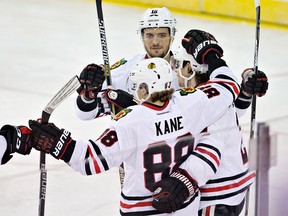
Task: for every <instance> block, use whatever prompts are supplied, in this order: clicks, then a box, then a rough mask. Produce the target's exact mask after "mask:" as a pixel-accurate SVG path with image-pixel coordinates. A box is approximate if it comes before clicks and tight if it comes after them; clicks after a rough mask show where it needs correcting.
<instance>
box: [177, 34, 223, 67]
mask: <svg viewBox="0 0 288 216" xmlns="http://www.w3.org/2000/svg"><path fill="white" fill-rule="evenodd" d="M182 46H183V47H184V48H185V49H186V51H187V53H189V54H191V55H193V57H194V59H195V60H196V61H197V62H198V63H199V64H204V63H207V62H206V56H207V54H208V53H211V52H213V53H215V54H217V55H218V57H222V56H223V50H222V48H221V47H220V46H219V45H218V41H217V40H216V39H215V37H214V36H213V35H212V34H210V33H208V32H205V31H201V30H197V29H192V30H190V31H188V32H187V33H186V34H185V36H184V38H183V39H182Z"/></svg>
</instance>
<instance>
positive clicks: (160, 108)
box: [141, 100, 169, 111]
mask: <svg viewBox="0 0 288 216" xmlns="http://www.w3.org/2000/svg"><path fill="white" fill-rule="evenodd" d="M168 104H169V100H166V101H165V103H164V104H163V106H157V105H155V104H152V103H149V102H144V103H142V104H141V105H142V106H145V107H147V108H149V109H153V110H156V111H161V110H164V109H165V108H166V107H167V106H168Z"/></svg>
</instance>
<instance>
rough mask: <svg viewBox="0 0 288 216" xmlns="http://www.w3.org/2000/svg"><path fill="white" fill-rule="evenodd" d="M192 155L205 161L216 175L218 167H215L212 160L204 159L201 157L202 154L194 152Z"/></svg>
mask: <svg viewBox="0 0 288 216" xmlns="http://www.w3.org/2000/svg"><path fill="white" fill-rule="evenodd" d="M191 154H192V155H195V156H196V157H198V158H200V159H202V160H203V161H205V162H206V163H207V164H208V165H209V166H210V167H211V169H212V170H213V171H214V173H216V171H217V169H216V167H215V166H214V164H213V163H212V162H211V161H210V160H208V159H207V158H206V157H204V156H203V155H201V154H199V153H197V152H192V153H191Z"/></svg>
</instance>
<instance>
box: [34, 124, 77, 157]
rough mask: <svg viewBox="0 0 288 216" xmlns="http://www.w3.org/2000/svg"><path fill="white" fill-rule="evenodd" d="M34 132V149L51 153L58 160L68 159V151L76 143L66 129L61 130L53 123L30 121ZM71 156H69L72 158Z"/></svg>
mask: <svg viewBox="0 0 288 216" xmlns="http://www.w3.org/2000/svg"><path fill="white" fill-rule="evenodd" d="M29 126H30V128H31V130H32V138H33V139H32V147H34V148H35V149H37V150H39V151H42V152H45V153H50V154H51V155H52V156H53V157H55V158H56V159H62V160H65V161H69V159H70V158H69V159H67V154H66V155H65V153H66V150H67V148H68V147H69V145H71V147H73V148H74V146H75V141H74V140H72V138H71V133H70V132H69V131H67V130H65V129H59V128H58V127H56V126H55V125H54V124H53V123H47V124H42V123H40V122H38V121H33V120H29ZM70 156H71V155H69V157H70Z"/></svg>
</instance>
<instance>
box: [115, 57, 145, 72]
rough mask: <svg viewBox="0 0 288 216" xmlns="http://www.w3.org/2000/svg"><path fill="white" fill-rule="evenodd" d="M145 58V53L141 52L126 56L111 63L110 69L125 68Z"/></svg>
mask: <svg viewBox="0 0 288 216" xmlns="http://www.w3.org/2000/svg"><path fill="white" fill-rule="evenodd" d="M144 58H145V54H144V53H141V54H137V55H134V56H130V57H126V58H122V59H120V60H118V61H116V62H115V63H114V64H112V65H111V66H110V68H111V70H112V71H118V70H121V69H125V68H127V67H128V68H129V67H131V66H134V65H136V64H137V63H138V62H139V61H141V60H143V59H144Z"/></svg>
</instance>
